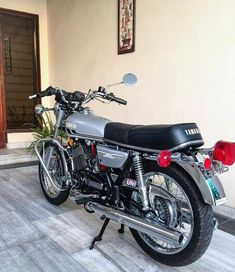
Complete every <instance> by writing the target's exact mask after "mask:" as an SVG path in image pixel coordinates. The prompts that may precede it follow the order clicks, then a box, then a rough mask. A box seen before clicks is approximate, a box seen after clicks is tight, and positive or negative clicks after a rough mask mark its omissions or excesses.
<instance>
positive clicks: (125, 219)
mask: <svg viewBox="0 0 235 272" xmlns="http://www.w3.org/2000/svg"><path fill="white" fill-rule="evenodd" d="M87 206H88V207H89V210H92V211H94V212H97V213H98V214H100V215H104V216H105V217H107V218H109V219H111V220H114V221H116V222H119V223H120V224H124V225H126V226H128V227H130V228H133V229H135V230H137V231H140V232H142V233H145V234H147V235H151V236H153V237H155V238H157V239H160V240H161V241H164V242H166V243H169V244H171V245H173V246H180V245H181V244H182V242H183V240H184V236H183V234H182V233H181V232H179V231H177V230H173V229H169V228H166V227H163V226H161V225H159V224H157V223H156V222H154V223H152V222H148V221H146V220H144V219H142V218H140V217H138V216H134V215H130V214H128V213H126V212H124V211H120V210H115V209H114V208H111V207H107V206H103V205H100V204H98V203H94V202H89V203H87Z"/></svg>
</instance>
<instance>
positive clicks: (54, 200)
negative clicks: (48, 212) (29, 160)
mask: <svg viewBox="0 0 235 272" xmlns="http://www.w3.org/2000/svg"><path fill="white" fill-rule="evenodd" d="M50 147H53V148H54V151H53V156H55V157H56V160H57V164H56V165H52V166H51V165H49V168H50V167H51V168H52V167H56V166H57V167H58V169H56V170H57V171H60V175H61V176H64V163H63V160H62V155H61V153H60V151H59V149H58V147H57V146H56V145H53V144H51V143H46V144H45V153H46V152H47V151H48V150H49V148H50ZM38 170H39V180H40V185H41V188H42V192H43V194H44V196H45V197H46V199H47V200H48V201H49V202H50V203H51V204H53V205H56V206H58V205H61V204H62V203H64V202H65V201H66V200H67V199H68V197H69V195H70V187H69V188H68V189H66V190H64V191H58V190H57V189H56V188H54V187H53V188H51V189H53V190H54V191H55V195H54V196H53V195H52V194H50V193H49V191H48V190H47V189H46V186H45V184H46V180H45V177H46V176H45V175H46V174H45V173H44V169H43V167H42V165H41V163H40V162H39V169H38Z"/></svg>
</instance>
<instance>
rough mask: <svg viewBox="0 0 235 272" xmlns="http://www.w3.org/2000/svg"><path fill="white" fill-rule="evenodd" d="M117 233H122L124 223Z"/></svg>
mask: <svg viewBox="0 0 235 272" xmlns="http://www.w3.org/2000/svg"><path fill="white" fill-rule="evenodd" d="M118 232H119V233H124V224H121V228H120V229H119V230H118Z"/></svg>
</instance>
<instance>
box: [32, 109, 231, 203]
mask: <svg viewBox="0 0 235 272" xmlns="http://www.w3.org/2000/svg"><path fill="white" fill-rule="evenodd" d="M64 117H65V112H64V110H63V109H59V110H58V113H57V114H56V124H55V132H54V136H53V138H46V139H41V140H39V141H38V142H37V143H36V145H35V152H36V155H37V157H38V159H39V161H40V163H41V165H42V167H43V169H44V170H45V173H46V175H47V177H48V179H49V181H50V183H51V184H52V185H53V186H54V187H55V188H56V189H58V190H63V189H61V188H59V187H58V186H57V185H56V184H55V183H54V182H53V179H52V178H51V175H50V173H49V171H48V166H49V163H50V158H51V155H52V152H53V147H52V148H51V149H50V153H49V156H48V157H49V159H48V161H46V162H45V163H44V161H43V158H42V156H41V154H40V148H39V146H40V143H43V144H45V143H46V142H48V143H51V144H52V145H56V146H57V147H58V148H59V150H60V152H61V155H62V160H63V165H64V171H65V177H66V182H67V184H70V185H72V179H71V174H70V171H69V169H68V165H67V162H66V157H67V158H70V156H69V154H68V149H67V148H66V147H63V146H62V145H61V144H60V143H59V142H58V140H57V137H58V131H59V128H60V127H61V124H62V121H63V119H64ZM203 150H206V149H201V150H199V153H200V152H201V153H203V152H204V151H203ZM127 151H128V152H129V153H131V152H134V151H133V150H130V149H127ZM141 154H142V155H143V157H144V158H145V159H147V160H155V161H156V158H157V155H158V154H156V153H155V154H151V155H149V154H145V153H141ZM132 161H133V158H132V160H130V156H128V158H127V161H126V163H125V164H124V166H123V169H122V170H121V175H119V176H118V178H117V180H116V181H115V182H114V183H113V186H114V187H116V186H120V185H121V181H122V180H123V178H124V176H125V173H126V171H128V170H129V168H130V165H131V162H132ZM172 161H173V162H174V163H176V164H177V165H179V166H180V167H181V168H182V169H183V170H184V171H185V172H186V173H187V174H188V175H190V176H191V177H192V179H193V181H194V182H195V184H196V186H197V188H198V190H199V191H200V194H201V196H202V198H203V200H204V202H205V203H207V204H209V205H212V206H218V205H221V204H224V203H226V202H227V200H226V196H225V192H224V189H223V186H222V184H221V182H220V179H219V178H218V176H217V175H216V174H214V175H212V176H210V177H207V176H206V175H205V174H204V173H203V171H202V170H201V169H200V167H199V165H198V163H197V162H195V161H194V160H192V159H191V158H189V157H188V156H187V155H184V159H183V160H182V158H181V156H180V153H174V154H173V155H172ZM70 162H71V168H72V170H74V169H73V160H72V158H70ZM156 163H157V162H156ZM211 183H212V184H213V186H215V187H216V189H217V191H218V193H219V197H217V198H216V197H215V196H214V195H213V190H212V188H211ZM64 190H66V189H64Z"/></svg>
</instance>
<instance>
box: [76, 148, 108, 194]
mask: <svg viewBox="0 0 235 272" xmlns="http://www.w3.org/2000/svg"><path fill="white" fill-rule="evenodd" d="M72 148H73V149H72V156H73V163H74V169H75V171H74V172H73V174H72V179H73V183H74V184H75V185H74V188H75V189H76V190H78V191H79V192H81V193H83V194H92V193H93V194H97V193H101V192H102V191H103V189H104V182H105V181H104V177H103V176H102V174H100V173H99V169H98V166H97V160H96V158H94V157H93V156H92V153H91V150H90V147H89V146H87V145H86V144H85V143H83V144H81V143H79V144H77V145H76V146H73V147H72Z"/></svg>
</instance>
